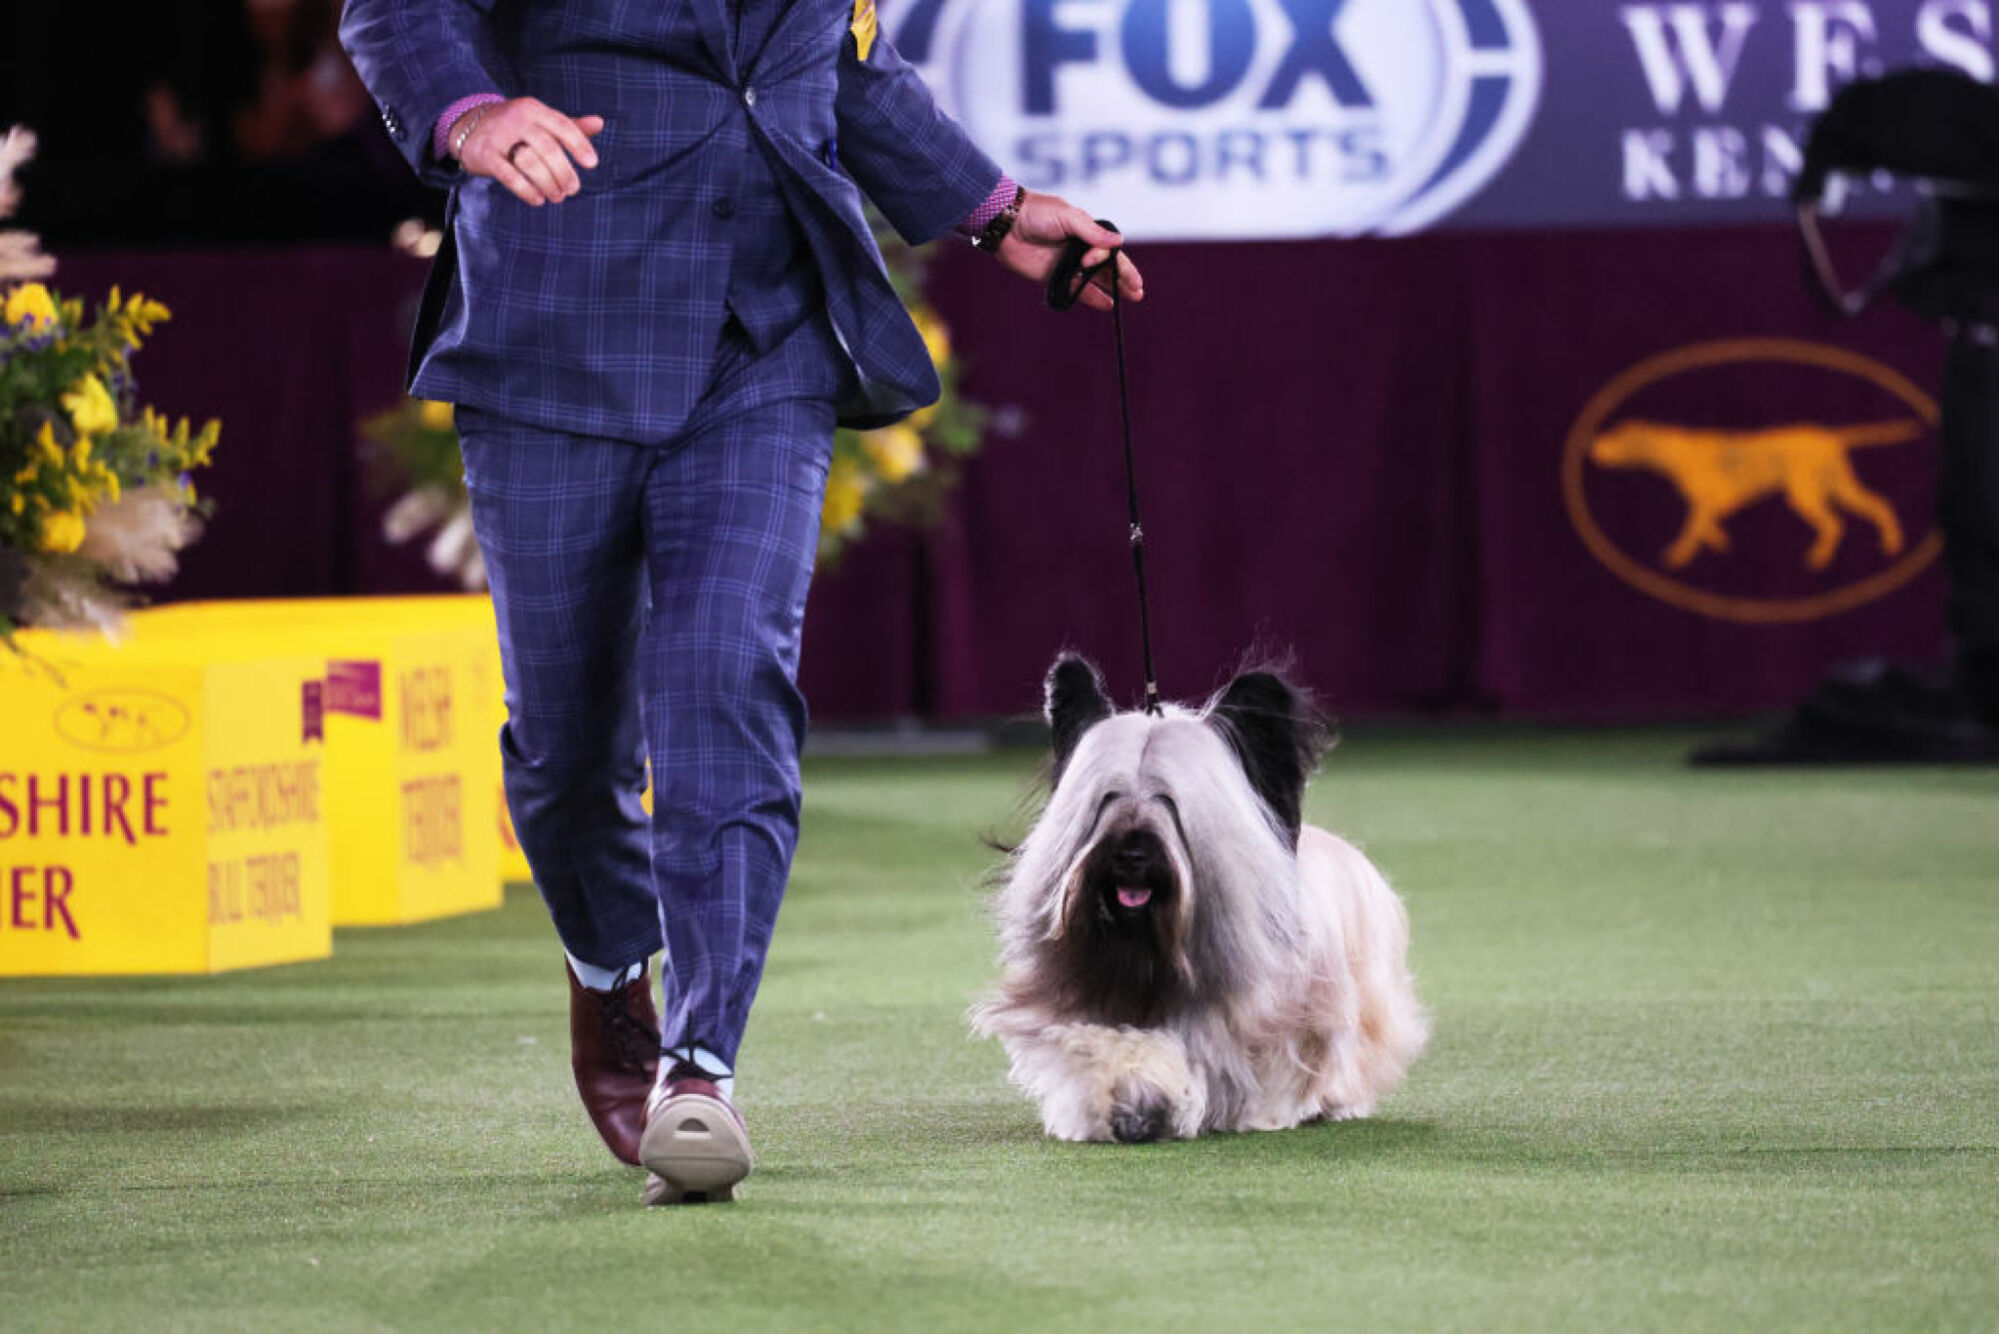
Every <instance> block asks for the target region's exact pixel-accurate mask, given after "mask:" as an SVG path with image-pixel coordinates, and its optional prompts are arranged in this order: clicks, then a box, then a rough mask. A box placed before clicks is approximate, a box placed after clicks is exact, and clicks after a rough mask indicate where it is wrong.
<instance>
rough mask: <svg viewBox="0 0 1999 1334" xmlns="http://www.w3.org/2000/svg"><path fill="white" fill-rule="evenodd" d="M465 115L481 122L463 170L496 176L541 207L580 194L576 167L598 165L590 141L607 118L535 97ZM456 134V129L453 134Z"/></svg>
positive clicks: (466, 147) (461, 153) (469, 140)
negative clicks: (569, 111) (573, 112)
mask: <svg viewBox="0 0 1999 1334" xmlns="http://www.w3.org/2000/svg"><path fill="white" fill-rule="evenodd" d="M482 112H483V113H484V114H483V115H481V113H482ZM465 114H466V115H467V116H479V117H480V119H479V123H478V124H476V125H474V126H473V127H472V132H471V133H470V134H468V135H466V136H465V142H464V143H462V144H459V145H458V148H457V152H458V165H459V166H461V167H463V168H464V169H465V170H466V171H468V172H470V173H471V174H472V175H474V176H490V177H492V178H493V179H494V180H496V181H498V182H499V183H500V184H501V185H504V186H506V187H507V188H508V189H509V190H511V191H513V192H514V194H515V195H516V196H518V197H519V198H520V199H521V201H522V202H524V203H528V204H532V205H534V206H535V207H536V208H539V207H541V206H542V205H543V204H559V203H561V202H562V201H563V200H565V199H567V198H569V197H570V196H571V195H573V194H575V193H576V192H577V191H578V190H581V189H582V188H583V181H582V178H581V177H579V176H578V175H577V174H576V168H577V167H583V168H585V169H586V170H587V169H588V168H590V167H594V166H596V165H597V150H596V149H594V148H592V147H591V146H590V140H591V138H592V136H594V135H596V134H597V132H598V131H600V130H602V129H603V128H604V118H603V117H602V116H576V117H570V116H565V115H563V114H562V113H561V112H560V111H557V110H556V109H555V108H554V107H551V106H549V105H547V104H546V103H544V102H539V101H537V100H535V99H534V98H532V97H516V98H514V99H513V100H512V101H511V102H494V103H489V104H488V105H486V106H483V107H474V108H473V109H472V110H470V111H468V112H466V113H465ZM457 132H458V131H457V127H456V126H454V127H453V128H452V131H451V133H452V134H454V135H455V134H456V133H457ZM572 159H573V160H574V163H573V165H572V161H571V160H572Z"/></svg>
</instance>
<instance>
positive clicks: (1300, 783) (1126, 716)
mask: <svg viewBox="0 0 1999 1334" xmlns="http://www.w3.org/2000/svg"><path fill="white" fill-rule="evenodd" d="M1047 716H1048V721H1049V724H1050V727H1051V729H1052V732H1053V739H1054V755H1053V761H1052V766H1051V783H1052V787H1051V791H1050V793H1049V796H1048V800H1047V803H1046V805H1045V806H1044V808H1043V810H1042V812H1041V815H1040V818H1039V819H1038V820H1036V822H1035V824H1034V826H1033V828H1032V829H1031V830H1030V831H1029V832H1028V835H1027V837H1026V838H1025V839H1024V840H1023V841H1022V843H1021V844H1020V846H1019V847H1018V848H1017V849H1016V850H1015V851H1014V853H1013V854H1012V857H1011V860H1010V863H1009V865H1008V866H1007V868H1006V871H1005V874H1004V879H1003V881H1002V883H1001V886H1000V890H999V892H998V894H997V895H996V898H995V910H996V917H997V920H998V926H999V934H1000V951H1001V957H1000V963H1001V976H1000V982H999V988H998V991H997V993H996V994H995V995H994V996H993V997H992V998H991V999H990V1000H988V1001H987V1002H985V1003H984V1004H982V1005H981V1006H979V1007H978V1008H977V1009H976V1010H975V1011H974V1016H973V1021H974V1025H975V1027H976V1028H977V1029H978V1030H979V1031H980V1032H982V1033H984V1034H987V1035H989V1036H994V1037H998V1038H999V1039H1000V1040H1001V1042H1002V1043H1003V1044H1004V1045H1005V1046H1006V1048H1007V1051H1008V1053H1009V1055H1010V1056H1011V1058H1012V1074H1013V1078H1014V1080H1015V1081H1016V1082H1017V1083H1019V1084H1021V1085H1022V1086H1023V1087H1024V1088H1026V1089H1027V1090H1028V1092H1029V1093H1030V1094H1031V1095H1033V1096H1034V1097H1035V1098H1036V1099H1037V1101H1038V1102H1039V1103H1040V1105H1041V1110H1042V1119H1043V1123H1044V1124H1045V1125H1046V1127H1047V1129H1048V1131H1049V1133H1050V1134H1053V1135H1057V1136H1060V1137H1062V1138H1065V1139H1112V1138H1115V1139H1124V1140H1135V1139H1155V1138H1159V1137H1162V1136H1167V1135H1175V1136H1190V1135H1195V1134H1198V1133H1200V1132H1201V1131H1203V1130H1209V1129H1274V1128H1278V1127H1282V1126H1291V1125H1296V1124H1298V1123H1299V1122H1301V1121H1304V1120H1307V1119H1314V1118H1319V1117H1350V1116H1363V1115H1366V1114H1367V1112H1368V1111H1369V1110H1370V1109H1371V1108H1372V1107H1373V1105H1374V1102H1375V1100H1376V1098H1378V1097H1379V1096H1380V1095H1381V1094H1382V1093H1384V1092H1386V1091H1387V1090H1388V1089H1389V1088H1392V1087H1393V1086H1394V1085H1395V1084H1396V1083H1397V1082H1399V1081H1400V1079H1401V1077H1402V1074H1403V1071H1404V1070H1405V1069H1406V1068H1407V1066H1408V1064H1409V1062H1410V1061H1411V1060H1413V1059H1414V1058H1415V1055H1416V1053H1417V1052H1418V1051H1419V1050H1420V1049H1421V1047H1422V1045H1423V1042H1424V1040H1425V1037H1426V1032H1427V1029H1426V1024H1425V1021H1424V1017H1423V1014H1422V1011H1421V1008H1420V1007H1419V1006H1418V1005H1417V1003H1416V999H1415V995H1414V991H1413V989H1412V988H1411V985H1410V981H1409V977H1408V973H1407V969H1406V965H1405V962H1404V956H1405V954H1406V950H1407V942H1408V920H1407V917H1406V915H1405V914H1404V912H1403V909H1402V904H1401V901H1400V900H1399V899H1397V898H1396V897H1395V895H1394V893H1393V891H1391V890H1390V889H1389V888H1388V886H1387V883H1386V882H1385V881H1384V880H1383V879H1382V878H1381V875H1380V873H1379V872H1378V871H1376V870H1375V869H1374V867H1373V866H1372V865H1371V864H1370V863H1369V862H1368V861H1367V859H1366V858H1365V857H1363V856H1362V855H1361V854H1360V853H1359V852H1358V851H1357V850H1355V849H1354V848H1353V847H1351V846H1350V845H1349V844H1346V843H1344V842H1342V841H1341V840H1339V839H1337V838H1335V837H1333V836H1332V835H1331V834H1328V833H1326V832H1324V831H1323V830H1319V829H1315V828H1312V827H1310V826H1307V825H1304V824H1303V822H1302V814H1301V807H1302V803H1303V796H1304V789H1305V783H1306V781H1307V779H1308V778H1309V777H1310V775H1311V773H1312V772H1313V771H1314V769H1315V768H1316V767H1317V765H1318V762H1319V759H1320V756H1321V754H1322V753H1323V751H1324V749H1325V747H1326V745H1327V741H1328V737H1329V734H1330V733H1329V729H1328V728H1327V726H1326V724H1325V722H1324V720H1323V718H1322V717H1321V715H1320V714H1319V712H1318V710H1317V709H1316V708H1315V707H1314V706H1313V704H1312V701H1311V699H1310V697H1309V696H1308V695H1307V694H1306V693H1305V692H1303V691H1302V690H1299V689H1298V688H1296V687H1294V686H1292V685H1291V684H1290V683H1289V682H1287V681H1286V680H1285V679H1284V678H1283V677H1282V676H1281V675H1279V674H1277V673H1275V672H1270V671H1250V672H1244V673H1242V674H1240V675H1238V676H1237V677H1236V678H1235V680H1233V681H1232V682H1230V684H1229V685H1228V686H1227V687H1226V688H1224V689H1223V690H1222V691H1221V692H1219V693H1218V694H1217V695H1216V696H1215V697H1214V698H1213V699H1211V700H1210V701H1209V702H1208V703H1207V705H1206V706H1205V707H1204V708H1202V709H1199V710H1189V709H1184V708H1179V707H1171V708H1168V709H1167V710H1166V711H1165V712H1164V714H1163V715H1161V716H1150V715H1146V714H1141V713H1116V712H1114V711H1113V709H1112V707H1111V704H1110V702H1109V699H1108V697H1107V696H1106V694H1105V691H1104V687H1103V682H1102V680H1101V678H1100V677H1099V676H1098V674H1097V672H1096V669H1095V668H1094V667H1092V666H1091V665H1090V664H1089V663H1088V662H1086V661H1084V660H1083V659H1081V658H1077V657H1073V656H1064V657H1063V658H1061V659H1060V660H1058V661H1057V663H1056V664H1055V666H1054V668H1053V669H1052V670H1051V671H1050V673H1049V676H1048V682H1047Z"/></svg>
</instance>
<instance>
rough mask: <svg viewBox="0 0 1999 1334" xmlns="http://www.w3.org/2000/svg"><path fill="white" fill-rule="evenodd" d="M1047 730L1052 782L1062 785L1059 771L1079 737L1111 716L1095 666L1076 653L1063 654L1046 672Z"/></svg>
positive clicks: (1101, 678)
mask: <svg viewBox="0 0 1999 1334" xmlns="http://www.w3.org/2000/svg"><path fill="white" fill-rule="evenodd" d="M1046 712H1047V715H1048V727H1049V730H1050V731H1051V732H1053V733H1054V740H1055V774H1054V781H1055V782H1058V783H1059V782H1061V781H1062V770H1063V769H1065V768H1067V767H1068V764H1069V756H1070V754H1071V753H1073V752H1074V751H1075V749H1076V743H1077V742H1078V741H1081V740H1082V739H1083V733H1085V732H1087V731H1089V730H1090V729H1091V728H1092V727H1095V726H1096V725H1097V724H1098V723H1100V722H1102V721H1103V720H1104V719H1106V718H1108V717H1110V716H1111V713H1112V712H1113V710H1112V708H1111V701H1110V696H1109V695H1107V694H1105V693H1104V678H1103V675H1102V673H1100V672H1098V671H1097V669H1096V666H1095V664H1093V663H1092V662H1090V660H1089V659H1088V658H1085V657H1083V656H1082V655H1080V654H1076V653H1064V654H1063V655H1062V656H1061V657H1059V658H1057V659H1056V660H1055V665H1054V666H1053V667H1050V668H1049V669H1048V684H1047V703H1046Z"/></svg>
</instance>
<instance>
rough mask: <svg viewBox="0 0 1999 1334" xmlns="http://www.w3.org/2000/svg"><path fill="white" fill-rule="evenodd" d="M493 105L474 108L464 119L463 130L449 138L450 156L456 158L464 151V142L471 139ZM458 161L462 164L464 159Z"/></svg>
mask: <svg viewBox="0 0 1999 1334" xmlns="http://www.w3.org/2000/svg"><path fill="white" fill-rule="evenodd" d="M494 105H495V104H494V103H492V102H488V103H486V105H484V106H481V107H474V108H473V109H472V111H471V113H470V114H468V115H467V116H466V117H465V128H464V129H462V130H460V131H458V132H457V133H456V134H454V135H452V136H451V156H453V157H458V155H459V153H461V152H463V151H464V148H465V141H466V140H467V139H470V138H471V137H472V131H474V130H476V129H478V128H479V122H480V121H482V120H484V119H486V113H487V112H489V111H491V110H492V109H493V107H494ZM459 161H461V162H462V161H464V159H463V158H459Z"/></svg>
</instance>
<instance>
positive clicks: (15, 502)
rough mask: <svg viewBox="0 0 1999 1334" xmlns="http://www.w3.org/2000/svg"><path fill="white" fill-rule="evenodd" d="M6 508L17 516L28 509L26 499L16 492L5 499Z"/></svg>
mask: <svg viewBox="0 0 1999 1334" xmlns="http://www.w3.org/2000/svg"><path fill="white" fill-rule="evenodd" d="M7 507H8V508H9V509H11V510H13V511H14V513H16V514H19V513H20V512H21V511H22V510H24V509H26V508H28V500H27V497H25V496H23V495H22V494H21V493H20V492H19V491H16V492H15V493H14V494H13V495H11V496H9V497H7Z"/></svg>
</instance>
